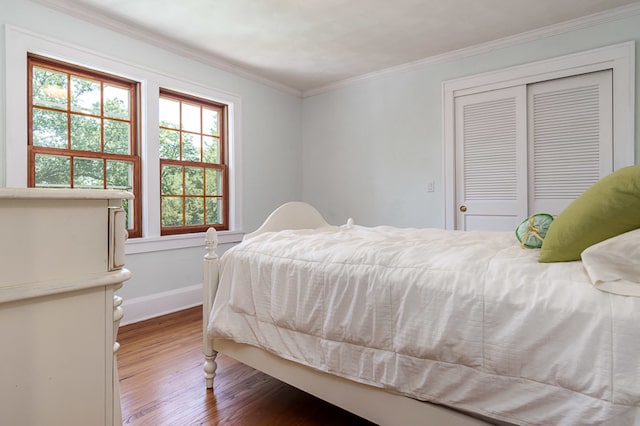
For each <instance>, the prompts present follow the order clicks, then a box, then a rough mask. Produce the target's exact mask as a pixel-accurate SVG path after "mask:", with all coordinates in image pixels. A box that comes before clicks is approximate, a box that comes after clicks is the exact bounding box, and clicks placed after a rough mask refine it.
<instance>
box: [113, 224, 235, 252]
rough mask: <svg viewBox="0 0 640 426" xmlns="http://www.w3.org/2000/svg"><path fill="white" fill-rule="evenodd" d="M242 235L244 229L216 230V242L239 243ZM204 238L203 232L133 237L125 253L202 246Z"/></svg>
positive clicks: (128, 242) (128, 241) (127, 244)
mask: <svg viewBox="0 0 640 426" xmlns="http://www.w3.org/2000/svg"><path fill="white" fill-rule="evenodd" d="M243 236H244V231H239V230H234V231H220V232H218V244H230V243H239V242H240V241H242V237H243ZM204 238H205V233H204V232H198V233H195V234H182V235H166V236H164V237H150V238H133V239H130V240H127V243H126V246H125V253H126V254H136V253H150V252H154V251H162V250H173V249H181V248H189V247H204ZM203 256H204V252H203Z"/></svg>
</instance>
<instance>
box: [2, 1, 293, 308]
mask: <svg viewBox="0 0 640 426" xmlns="http://www.w3.org/2000/svg"><path fill="white" fill-rule="evenodd" d="M4 24H8V25H11V26H13V27H18V28H21V29H25V30H28V31H31V32H33V33H37V34H39V35H42V36H46V37H49V38H51V39H54V40H56V41H59V42H61V43H69V44H71V45H73V46H75V47H79V48H83V49H91V50H93V51H95V52H98V53H100V54H102V55H105V56H108V57H112V58H116V59H118V60H120V61H124V62H126V63H130V64H132V65H134V66H140V67H144V68H149V69H154V70H158V71H159V72H162V73H164V74H168V75H171V76H174V77H176V78H179V79H183V80H185V81H189V82H193V83H195V84H200V85H204V86H207V87H210V88H213V89H216V90H219V91H223V92H227V93H232V94H234V95H236V96H238V97H240V99H241V104H242V122H241V125H242V128H241V146H242V157H241V163H242V164H241V170H242V176H241V181H242V187H243V193H242V204H243V217H242V223H243V228H244V229H245V230H253V229H255V228H256V227H258V226H259V225H260V224H261V223H262V221H263V220H264V218H265V217H266V216H267V215H268V214H269V213H270V212H271V211H272V210H273V209H274V208H275V207H277V206H278V205H280V204H282V203H283V202H286V201H290V200H296V199H300V197H301V183H300V179H299V177H300V174H301V169H300V161H299V160H300V155H301V144H300V140H301V121H302V120H301V109H302V106H301V105H302V101H301V99H300V98H299V97H298V96H295V95H292V94H290V93H286V92H283V91H280V90H276V89H273V88H271V87H268V86H266V85H263V84H260V83H257V82H255V81H252V80H249V79H246V78H242V77H240V76H237V75H234V74H231V73H229V72H225V71H222V70H220V69H216V68H213V67H211V66H207V65H205V64H202V63H199V62H197V61H194V60H190V59H186V58H184V57H181V56H179V55H177V54H174V53H171V52H169V51H166V50H163V49H161V48H158V47H155V46H152V45H149V44H146V43H144V42H142V41H139V40H137V39H133V38H131V37H127V36H124V35H121V34H118V33H115V32H113V31H110V30H108V29H105V28H103V27H100V26H97V25H94V24H91V23H88V22H85V21H82V20H79V19H76V18H73V17H70V16H67V15H65V14H62V13H60V12H57V11H55V10H52V9H49V8H47V7H44V6H42V5H39V4H37V3H32V2H30V1H28V0H0V25H2V26H3V27H4ZM0 34H1V35H0V46H2V52H1V55H0V57H1V59H0V70H5V69H6V64H5V54H4V53H5V40H4V37H5V36H4V31H1V32H0ZM0 78H1V79H2V81H1V84H0V129H1V130H0V158H1V159H2V160H1V161H0V184H2V183H3V182H5V180H4V176H5V171H6V164H5V162H6V157H5V155H3V153H4V150H5V147H6V144H7V140H6V139H7V138H6V134H5V128H6V126H5V114H4V112H5V111H6V109H9V108H11V107H12V100H11V99H6V95H5V81H4V71H2V75H1V76H0ZM9 83H10V82H9ZM25 90H26V88H25ZM25 96H26V92H25ZM25 167H26V165H25ZM228 247H229V246H228V245H227V246H223V247H221V250H220V251H221V252H222V251H224V250H225V249H227V248H228ZM204 253H205V251H204V247H193V248H185V249H176V250H166V251H156V252H149V253H136V254H131V255H127V258H126V263H127V267H128V268H129V269H130V270H131V272H132V273H133V278H132V279H131V280H130V281H128V282H127V283H126V285H125V287H124V288H123V289H122V290H120V292H119V294H120V295H122V296H123V298H124V299H125V303H126V301H127V300H131V299H133V298H138V297H146V296H149V295H153V294H155V293H158V292H166V291H174V290H176V289H178V290H179V289H181V288H186V287H190V286H193V285H196V284H199V283H201V282H202V272H201V271H202V267H201V263H200V261H201V258H202V256H203V255H204Z"/></svg>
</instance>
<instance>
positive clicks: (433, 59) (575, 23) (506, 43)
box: [302, 3, 640, 98]
mask: <svg viewBox="0 0 640 426" xmlns="http://www.w3.org/2000/svg"><path fill="white" fill-rule="evenodd" d="M638 14H640V3H632V4H629V5H626V6H620V7H617V8H614V9H610V10H605V11H603V12H598V13H594V14H592V15H587V16H583V17H580V18H575V19H571V20H569V21H565V22H561V23H559V24H553V25H548V26H546V27H542V28H538V29H535V30H531V31H526V32H524V33H520V34H516V35H513V36H508V37H504V38H500V39H497V40H492V41H488V42H486V43H480V44H476V45H474V46H470V47H465V48H462V49H458V50H452V51H450V52H446V53H443V54H440V55H434V56H430V57H428V58H424V59H419V60H417V61H413V62H408V63H406V64H402V65H397V66H393V67H389V68H385V69H382V70H379V71H374V72H371V73H367V74H363V75H360V76H357V77H352V78H347V79H344V80H340V81H337V82H335V83H331V84H327V85H325V86H321V87H318V88H315V89H309V90H304V91H303V92H302V97H303V98H306V97H310V96H315V95H319V94H322V93H325V92H330V91H333V90H337V89H340V88H343V87H347V86H351V85H354V84H357V83H361V82H364V81H368V80H374V79H378V78H383V77H388V76H390V75H392V74H396V73H401V72H406V71H413V70H418V69H421V68H424V67H426V66H428V65H432V64H437V63H443V62H449V61H453V60H456V59H463V58H466V57H469V56H474V55H478V54H482V53H488V52H491V51H493V50H497V49H502V48H506V47H511V46H515V45H518V44H522V43H526V42H530V41H535V40H539V39H542V38H546V37H551V36H554V35H558V34H563V33H567V32H571V31H576V30H579V29H583V28H587V27H590V26H594V25H598V24H604V23H607V22H611V21H616V20H619V19H623V18H626V17H629V16H634V15H638Z"/></svg>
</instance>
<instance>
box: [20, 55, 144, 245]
mask: <svg viewBox="0 0 640 426" xmlns="http://www.w3.org/2000/svg"><path fill="white" fill-rule="evenodd" d="M27 68H28V75H29V78H28V92H29V95H28V103H29V105H28V122H29V132H28V141H27V145H28V152H27V155H28V179H27V184H28V186H29V187H39V188H85V189H97V188H100V189H117V190H124V191H130V192H133V194H134V195H135V197H136V198H135V199H134V201H132V202H128V201H127V200H125V201H124V202H123V208H124V209H125V211H126V212H127V224H128V226H127V227H128V230H129V236H130V237H139V236H141V211H140V189H139V185H140V184H139V182H140V178H139V176H140V158H139V155H138V132H137V115H136V114H137V102H138V93H137V91H138V85H137V83H136V82H133V81H130V80H127V79H123V78H120V77H116V76H113V75H108V74H104V73H101V72H97V71H93V70H88V69H84V68H80V67H76V66H73V65H70V64H66V63H62V62H57V61H52V60H49V59H46V58H42V57H39V56H35V55H29V57H28V67H27Z"/></svg>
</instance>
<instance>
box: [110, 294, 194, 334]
mask: <svg viewBox="0 0 640 426" xmlns="http://www.w3.org/2000/svg"><path fill="white" fill-rule="evenodd" d="M197 305H202V284H195V285H190V286H188V287H182V288H179V289H176V290H170V291H165V292H162V293H157V294H151V295H149V296H142V297H136V298H133V299H130V300H126V299H125V300H124V301H123V302H122V309H123V310H124V317H123V318H122V321H121V322H120V325H121V326H122V325H127V324H133V323H135V322H138V321H144V320H147V319H149V318H154V317H158V316H160V315H165V314H170V313H172V312H177V311H181V310H183V309H187V308H191V307H194V306H197Z"/></svg>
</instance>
